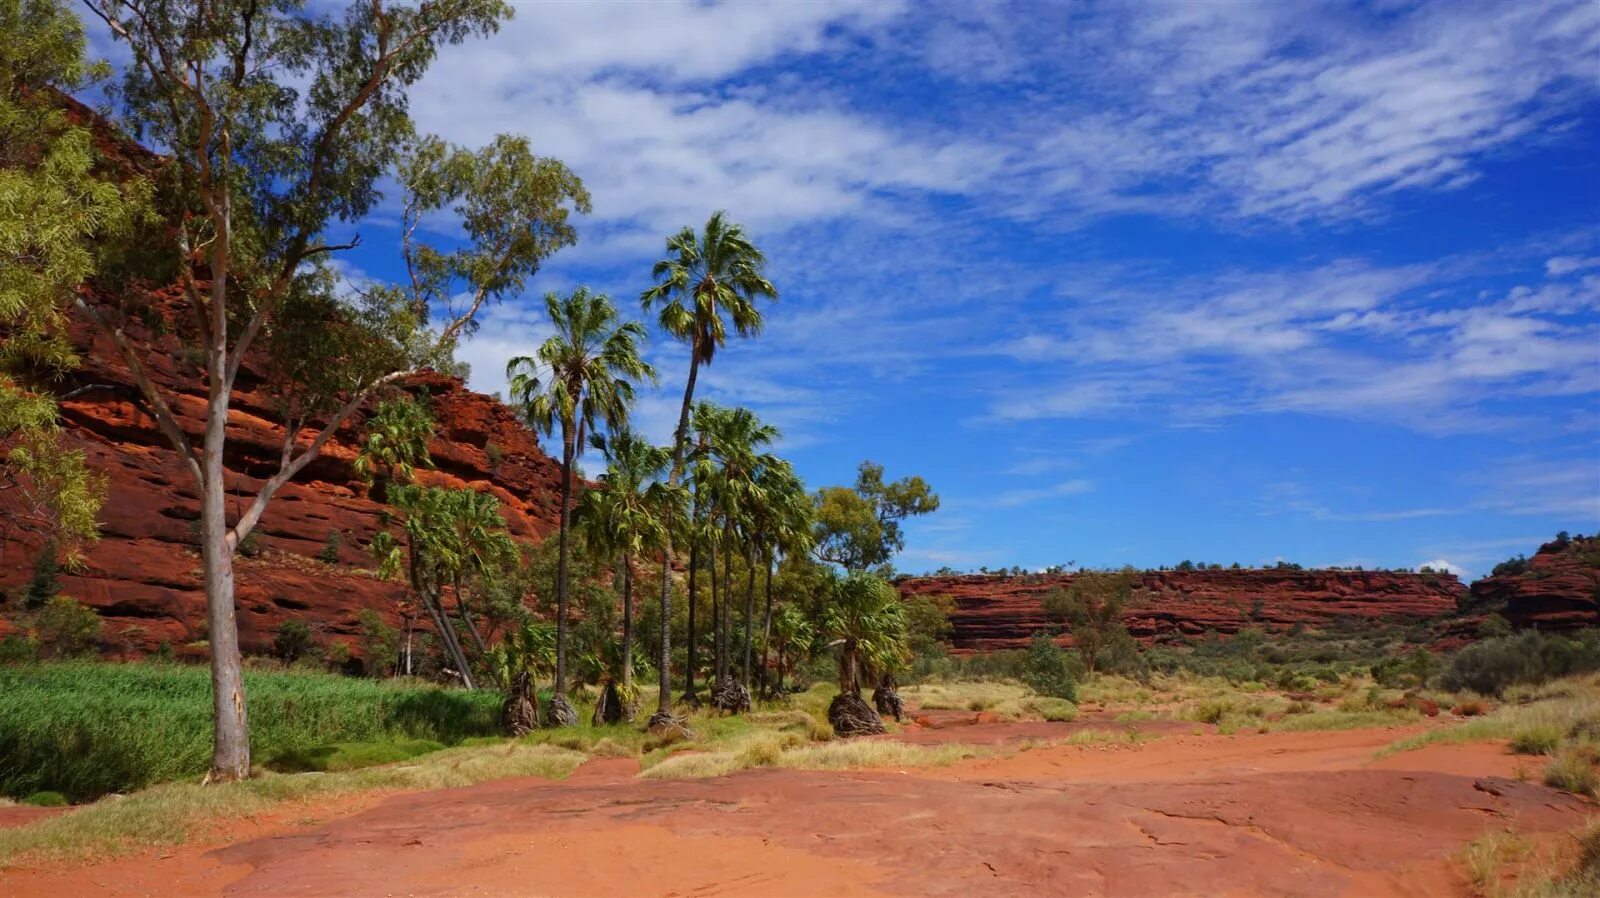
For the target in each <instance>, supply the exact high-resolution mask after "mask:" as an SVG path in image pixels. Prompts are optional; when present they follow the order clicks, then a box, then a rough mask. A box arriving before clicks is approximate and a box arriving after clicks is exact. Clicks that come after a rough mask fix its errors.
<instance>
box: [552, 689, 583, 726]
mask: <svg viewBox="0 0 1600 898" xmlns="http://www.w3.org/2000/svg"><path fill="white" fill-rule="evenodd" d="M544 722H545V725H546V726H553V727H573V726H577V725H578V712H577V711H576V710H574V709H573V707H572V702H569V701H567V697H566V696H564V695H562V694H561V693H559V692H557V693H556V694H555V695H552V696H550V704H548V705H546V706H545V709H544Z"/></svg>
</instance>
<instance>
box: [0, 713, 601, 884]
mask: <svg viewBox="0 0 1600 898" xmlns="http://www.w3.org/2000/svg"><path fill="white" fill-rule="evenodd" d="M584 760H585V756H584V755H582V754H580V753H578V752H575V751H569V750H566V749H561V748H554V747H551V746H548V745H526V744H520V743H515V742H511V743H507V742H499V743H497V744H494V745H473V746H462V747H457V748H451V749H446V750H444V751H438V752H434V753H432V754H429V755H426V756H424V757H422V758H420V759H419V760H417V761H416V763H413V764H407V765H403V766H390V767H369V768H366V769H363V770H356V771H352V772H347V773H325V774H324V773H308V774H272V773H268V774H265V775H263V776H260V777H257V778H255V779H251V780H246V781H244V782H238V783H227V784H222V785H211V786H201V785H198V784H195V783H168V784H165V785H160V786H154V787H152V788H149V789H146V790H144V791H141V792H137V793H135V794H133V795H129V796H126V797H120V796H114V797H110V798H105V799H102V800H100V801H98V802H96V803H94V804H92V805H87V806H84V807H81V808H78V809H76V810H74V811H72V812H71V813H68V814H62V815H60V816H58V817H51V818H49V819H47V820H42V821H39V822H37V823H33V824H30V825H28V826H25V827H21V828H18V829H11V830H0V869H4V868H5V867H8V866H12V865H15V864H17V863H21V862H38V861H63V860H91V859H99V858H106V857H114V856H117V855H121V854H127V853H130V852H134V851H138V850H140V849H143V848H148V847H152V846H157V845H173V844H180V843H183V842H187V841H189V840H191V839H194V838H197V837H203V836H204V835H206V834H208V833H215V832H216V831H217V828H218V826H219V825H220V824H224V823H226V822H227V821H230V820H237V819H239V818H241V817H247V816H251V815H256V814H262V813H267V812H270V811H273V810H276V809H279V808H280V807H281V806H283V805H284V804H285V803H290V802H304V801H311V800H316V799H327V798H331V797H336V796H339V795H346V794H350V793H355V792H367V791H373V790H414V789H444V788H450V787H454V786H467V785H472V784H474V783H481V782H484V781H487V780H492V779H500V778H503V777H512V776H539V777H547V778H552V779H560V778H563V777H566V776H567V775H568V774H570V773H571V772H572V771H573V770H574V769H576V768H577V766H578V765H579V764H581V763H582V762H583V761H584Z"/></svg>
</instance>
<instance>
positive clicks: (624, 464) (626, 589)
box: [583, 429, 684, 717]
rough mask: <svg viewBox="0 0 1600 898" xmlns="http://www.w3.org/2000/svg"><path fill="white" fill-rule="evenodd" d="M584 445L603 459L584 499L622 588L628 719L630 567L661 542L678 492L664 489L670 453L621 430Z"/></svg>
mask: <svg viewBox="0 0 1600 898" xmlns="http://www.w3.org/2000/svg"><path fill="white" fill-rule="evenodd" d="M590 443H591V444H592V445H593V446H594V447H595V448H596V449H597V450H599V451H600V453H601V454H602V455H603V456H605V458H606V461H607V467H606V473H604V474H602V475H601V477H600V487H599V488H598V489H594V490H590V491H588V492H587V493H585V494H584V498H583V501H584V503H585V505H586V508H585V514H586V516H587V517H588V518H589V520H590V523H591V525H592V527H593V529H592V530H591V533H593V534H595V536H597V537H598V539H599V542H600V543H601V545H602V546H604V547H605V549H606V550H607V551H608V552H614V553H616V555H618V556H620V558H621V563H620V565H619V567H620V570H619V571H618V576H619V579H620V580H621V583H622V662H621V667H622V697H623V711H624V716H626V717H631V715H632V712H633V704H634V701H633V699H634V686H633V562H634V559H636V558H638V557H639V556H640V555H642V554H644V553H645V552H647V551H650V550H653V549H656V548H659V547H660V546H662V545H664V544H665V543H666V540H667V535H666V520H667V519H669V518H670V517H672V514H671V512H672V511H673V510H674V509H675V508H676V507H677V506H679V505H681V504H683V500H684V497H683V495H682V492H683V491H682V490H681V489H678V488H673V487H670V486H668V485H667V484H666V483H665V477H666V474H667V469H668V466H669V465H671V463H672V453H671V452H670V451H669V450H668V449H666V448H663V447H658V446H652V445H651V444H650V443H649V442H648V441H647V440H645V439H644V438H643V437H640V436H639V435H637V434H635V433H634V432H632V431H630V430H627V429H622V430H618V431H617V432H615V433H613V434H612V435H611V436H610V438H609V439H608V438H606V437H604V436H602V435H599V434H595V435H594V436H592V437H591V438H590Z"/></svg>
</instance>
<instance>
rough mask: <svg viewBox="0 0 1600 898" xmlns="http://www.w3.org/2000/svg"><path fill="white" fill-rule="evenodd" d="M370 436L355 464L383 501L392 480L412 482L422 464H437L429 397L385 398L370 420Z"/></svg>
mask: <svg viewBox="0 0 1600 898" xmlns="http://www.w3.org/2000/svg"><path fill="white" fill-rule="evenodd" d="M366 430H367V438H366V440H365V441H363V442H362V444H361V449H360V451H358V452H357V453H356V458H355V462H354V463H352V465H351V467H352V468H354V469H355V472H356V475H357V476H359V477H360V478H361V479H362V480H364V481H366V483H367V484H368V486H369V487H371V492H372V498H373V499H375V500H377V501H379V502H383V501H385V498H384V496H385V492H386V490H387V489H388V486H389V483H390V482H394V483H409V482H410V481H411V476H412V474H414V473H415V472H416V469H417V468H418V467H419V466H420V467H424V468H431V467H433V460H432V459H431V458H430V457H429V455H428V443H429V442H430V441H432V439H433V432H434V422H433V414H432V413H431V412H429V411H428V405H427V403H426V402H425V401H423V400H419V399H413V398H411V397H410V396H399V397H397V398H394V399H385V400H383V401H382V402H380V403H378V407H377V408H376V409H375V410H373V413H372V415H371V416H370V417H369V418H367V420H366Z"/></svg>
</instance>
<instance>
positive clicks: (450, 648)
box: [407, 547, 477, 689]
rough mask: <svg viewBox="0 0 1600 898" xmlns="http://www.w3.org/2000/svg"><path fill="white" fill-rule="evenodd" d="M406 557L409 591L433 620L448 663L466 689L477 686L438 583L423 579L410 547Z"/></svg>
mask: <svg viewBox="0 0 1600 898" xmlns="http://www.w3.org/2000/svg"><path fill="white" fill-rule="evenodd" d="M412 548H414V547H412ZM407 558H408V564H409V566H410V573H411V591H412V592H414V593H415V594H416V596H417V598H418V599H420V600H421V601H422V607H423V608H425V609H426V610H427V612H428V618H429V619H430V620H432V621H433V628H434V632H436V633H438V634H439V642H441V643H443V645H444V651H445V655H446V656H448V657H449V659H450V663H451V664H454V665H455V666H456V672H457V674H458V675H459V676H460V677H461V683H462V685H464V686H466V687H467V688H468V689H475V688H477V684H475V683H474V682H473V681H472V667H471V665H469V664H468V663H467V653H466V652H464V651H462V650H461V641H460V640H459V639H457V638H456V631H455V628H454V627H452V626H451V625H450V619H449V618H448V617H446V616H445V613H444V605H443V602H442V601H441V600H440V599H439V597H438V594H437V593H438V584H437V583H436V582H434V581H432V580H425V579H424V577H423V575H422V569H421V567H420V566H419V565H418V561H417V557H416V555H415V554H412V551H411V549H408V550H407Z"/></svg>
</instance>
